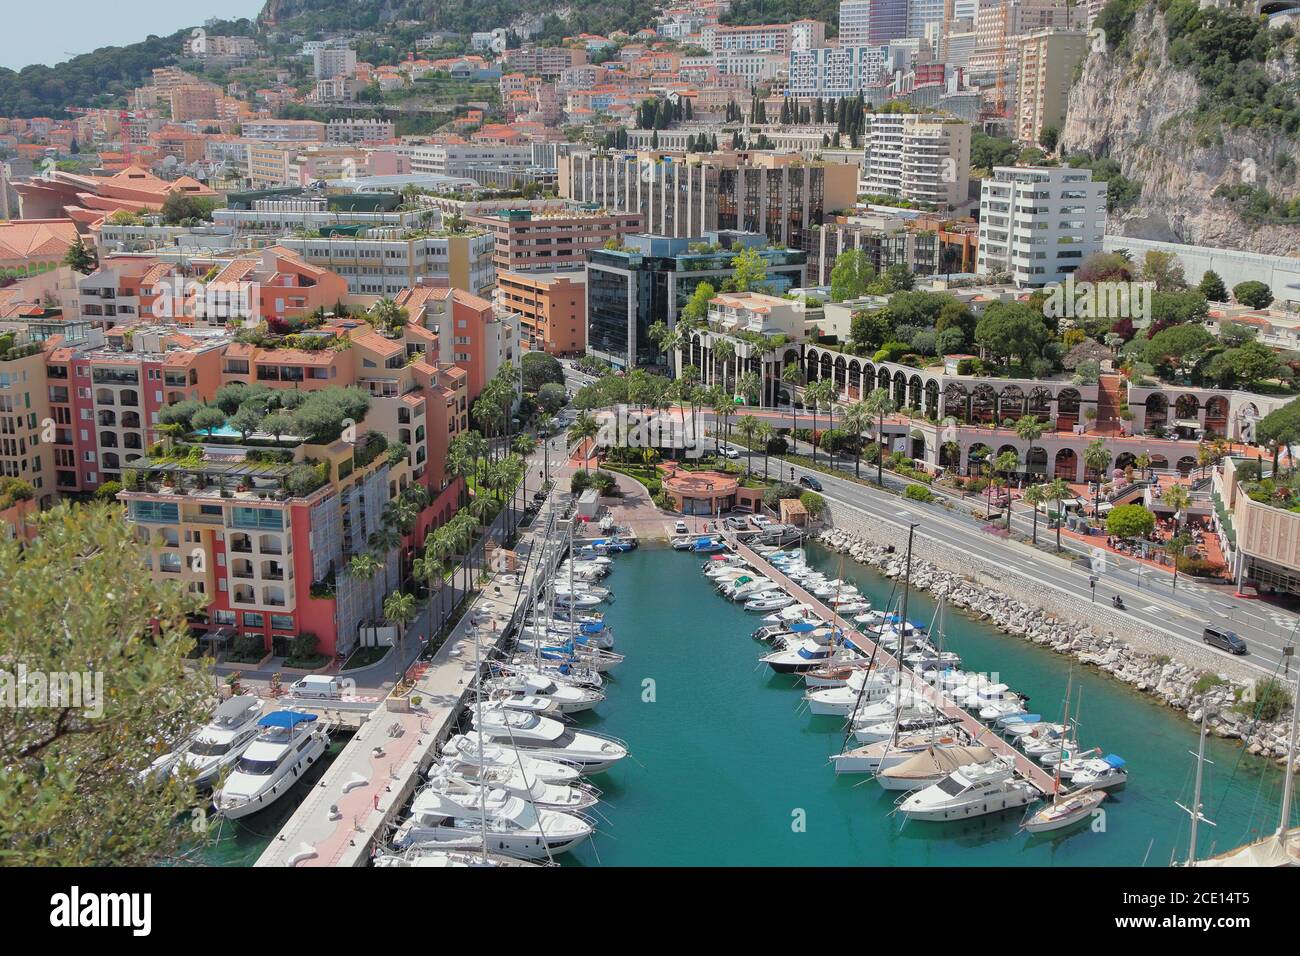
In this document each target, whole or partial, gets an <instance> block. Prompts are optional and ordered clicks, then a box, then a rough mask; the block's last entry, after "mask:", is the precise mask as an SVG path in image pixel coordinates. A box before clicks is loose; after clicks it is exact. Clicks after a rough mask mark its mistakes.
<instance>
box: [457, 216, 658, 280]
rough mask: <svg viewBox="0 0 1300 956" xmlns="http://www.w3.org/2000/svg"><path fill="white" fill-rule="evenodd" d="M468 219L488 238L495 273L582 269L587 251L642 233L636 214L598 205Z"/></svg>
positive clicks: (639, 218)
mask: <svg viewBox="0 0 1300 956" xmlns="http://www.w3.org/2000/svg"><path fill="white" fill-rule="evenodd" d="M467 221H468V222H470V223H472V224H473V225H475V226H478V227H480V228H482V229H484V230H486V231H487V232H488V233H489V234H490V235H491V236H492V237H493V241H494V246H493V252H492V263H493V265H495V266H496V268H497V271H498V273H500V272H501V271H503V270H506V271H510V272H537V271H541V272H554V271H556V270H561V269H574V268H576V269H581V268H582V265H583V263H584V262H585V261H586V258H587V253H588V252H589V251H590V250H592V249H598V248H600V247H601V246H603V245H605V243H607V242H615V243H618V242H621V241H622V239H623V236H625V235H628V234H630V233H634V232H641V231H642V220H641V215H640V214H639V213H634V212H633V213H615V212H607V211H605V210H603V209H588V210H583V209H568V210H563V211H559V212H535V211H533V210H531V209H503V210H500V211H499V212H495V213H490V214H485V215H477V216H470V217H468V219H467ZM498 279H499V276H498Z"/></svg>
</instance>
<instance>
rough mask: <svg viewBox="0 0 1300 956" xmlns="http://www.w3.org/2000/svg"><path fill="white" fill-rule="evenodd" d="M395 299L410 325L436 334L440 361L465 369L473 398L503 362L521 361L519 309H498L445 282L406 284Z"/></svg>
mask: <svg viewBox="0 0 1300 956" xmlns="http://www.w3.org/2000/svg"><path fill="white" fill-rule="evenodd" d="M396 301H397V304H398V305H400V306H401V307H402V308H404V309H406V311H407V315H408V317H409V325H408V328H409V327H410V325H413V326H415V327H416V328H422V329H425V330H426V331H428V332H431V333H433V335H434V336H435V337H436V342H437V355H436V359H437V361H438V362H441V363H448V364H452V365H455V366H457V367H458V368H460V369H463V370H464V372H465V394H466V396H467V398H468V399H469V401H470V402H473V401H474V399H476V398H478V396H479V394H480V393H481V392H482V391H483V387H484V386H485V385H487V383H488V382H490V381H491V380H492V378H493V377H494V376H495V375H496V374H497V371H498V370H499V369H500V368H501V367H502V366H503V365H505V364H507V363H511V364H514V365H516V366H517V365H518V364H519V360H520V358H521V356H522V347H521V344H520V320H519V315H518V314H517V313H515V312H507V311H501V310H498V309H496V308H495V307H494V306H493V305H492V303H491V302H489V301H488V300H486V299H482V298H479V297H478V296H476V295H473V294H471V293H468V292H466V291H464V290H463V289H450V288H447V287H446V286H419V287H417V288H411V289H404V290H403V291H402V292H401V293H399V294H398V296H397V299H396Z"/></svg>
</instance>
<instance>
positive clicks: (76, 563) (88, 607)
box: [0, 504, 212, 866]
mask: <svg viewBox="0 0 1300 956" xmlns="http://www.w3.org/2000/svg"><path fill="white" fill-rule="evenodd" d="M36 520H37V522H38V525H37V531H38V534H37V536H36V537H35V538H34V539H32V540H30V541H24V540H23V539H22V537H21V536H13V535H9V536H0V580H3V581H4V582H5V584H4V588H5V596H4V600H3V601H0V660H3V661H5V662H7V663H6V664H5V668H6V669H7V670H11V669H12V668H13V667H14V664H13V663H11V662H20V663H21V664H23V665H24V666H25V667H26V669H27V673H28V674H29V675H59V674H62V675H68V677H69V678H71V677H73V676H74V675H75V676H76V677H77V678H78V680H84V681H85V683H84V684H83V685H82V686H83V687H84V688H85V690H84V691H83V692H82V693H81V695H80V699H76V698H73V697H71V696H68V695H66V694H65V695H63V696H59V695H58V694H57V689H58V685H57V683H52V684H51V686H50V691H51V696H50V697H49V698H47V699H46V700H45V701H35V703H36V704H38V706H18V707H15V706H12V704H11V706H7V707H0V766H3V767H4V772H3V773H0V807H3V808H4V810H3V812H2V813H0V846H3V847H4V852H5V862H6V863H8V864H11V865H20V866H153V865H158V864H161V863H167V862H177V861H179V860H180V857H181V855H182V854H183V853H184V852H185V845H186V844H192V841H193V840H194V838H195V831H196V830H198V828H197V827H195V828H191V827H190V826H189V825H178V820H184V819H185V818H186V816H187V815H188V814H189V813H190V812H191V811H195V810H197V809H198V808H199V807H200V806H201V803H200V801H199V799H198V797H197V795H196V794H195V792H194V788H193V786H192V784H191V783H190V782H189V781H187V780H186V779H185V778H184V777H183V776H180V777H176V776H172V775H170V774H164V775H161V776H160V777H154V778H150V779H147V780H146V779H142V775H143V774H144V773H145V771H147V770H148V768H149V765H150V764H151V763H152V762H153V760H154V759H155V758H157V757H158V756H159V754H160V753H161V752H163V750H164V749H171V748H173V747H179V746H181V745H182V744H183V742H184V741H185V740H187V739H188V738H189V737H190V736H191V735H192V734H193V733H194V732H195V731H197V730H198V729H199V728H200V727H201V726H202V725H203V724H204V723H205V722H206V720H207V719H208V717H209V716H210V714H211V706H212V704H211V676H210V674H209V669H208V667H207V664H206V662H205V661H193V660H187V658H188V655H189V654H190V652H191V650H192V649H193V647H194V638H193V637H192V636H191V635H190V629H189V623H188V621H187V619H186V618H187V615H188V614H190V613H192V612H195V611H198V610H200V604H199V603H198V602H197V601H196V600H195V599H194V598H193V596H192V595H189V594H187V593H186V592H185V591H184V590H183V589H182V588H179V587H176V586H175V585H174V584H172V583H170V582H162V581H157V580H155V579H154V578H153V575H152V574H151V572H150V571H149V569H148V567H147V566H146V564H145V557H146V555H145V553H144V550H143V548H142V546H141V545H140V544H139V543H138V542H137V540H136V537H135V531H136V528H135V526H134V525H132V524H130V523H128V522H126V521H123V520H122V512H121V509H120V508H119V507H118V506H116V505H108V504H89V505H71V504H62V505H59V506H58V507H56V508H54V509H53V510H51V511H47V512H44V513H43V514H41V515H40V516H39V517H38V518H37V519H36ZM38 686H39V685H35V684H29V685H27V688H26V691H27V694H28V695H29V696H28V698H27V699H28V700H29V701H31V700H32V697H31V696H30V695H31V694H33V693H34V692H35V690H36V689H37V688H38ZM74 687H75V685H72V686H70V687H67V688H65V690H69V691H70V690H72V689H73V688H74ZM17 692H18V693H19V694H21V693H23V690H22V688H21V687H19V689H18V691H17ZM46 703H48V704H49V705H50V706H43V705H42V704H46ZM101 708H102V710H101ZM188 822H189V821H188V820H186V824H188ZM196 822H197V821H196Z"/></svg>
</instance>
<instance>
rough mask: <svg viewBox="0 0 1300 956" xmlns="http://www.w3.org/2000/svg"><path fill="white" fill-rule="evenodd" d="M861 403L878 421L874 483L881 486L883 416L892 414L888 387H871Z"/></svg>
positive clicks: (883, 476) (892, 402)
mask: <svg viewBox="0 0 1300 956" xmlns="http://www.w3.org/2000/svg"><path fill="white" fill-rule="evenodd" d="M863 404H864V405H865V406H866V408H867V410H868V414H869V415H870V417H872V418H875V419H876V421H877V423H878V427H877V429H876V447H877V449H878V450H879V452H880V454H879V455H878V456H877V457H876V484H878V485H880V486H881V487H882V488H883V487H884V486H885V416H886V415H892V414H894V400H893V399H892V398H891V397H890V395H889V389H887V388H873V389H872V390H871V391H870V392H869V393H868V394H867V397H866V398H865V399H863Z"/></svg>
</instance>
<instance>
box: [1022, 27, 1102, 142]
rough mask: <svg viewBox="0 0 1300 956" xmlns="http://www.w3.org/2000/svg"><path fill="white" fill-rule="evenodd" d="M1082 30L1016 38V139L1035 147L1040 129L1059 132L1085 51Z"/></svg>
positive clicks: (1086, 37) (1040, 135)
mask: <svg viewBox="0 0 1300 956" xmlns="http://www.w3.org/2000/svg"><path fill="white" fill-rule="evenodd" d="M1087 42H1088V35H1087V34H1086V33H1084V32H1082V31H1066V30H1043V31H1039V32H1036V33H1029V34H1026V35H1025V36H1022V37H1017V38H1016V46H1017V48H1018V49H1019V51H1020V57H1019V60H1020V63H1019V75H1018V78H1017V80H1016V138H1017V139H1019V140H1020V142H1022V143H1029V144H1033V145H1036V144H1038V143H1039V142H1040V141H1041V139H1042V135H1043V130H1045V129H1047V128H1048V127H1055V128H1056V129H1057V131H1059V130H1060V128H1061V124H1063V123H1064V122H1065V107H1066V103H1067V101H1068V100H1069V98H1070V86H1071V84H1072V81H1073V79H1074V68H1075V67H1076V66H1077V65H1078V63H1079V61H1080V60H1082V59H1083V57H1084V55H1085V54H1086V51H1087Z"/></svg>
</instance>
